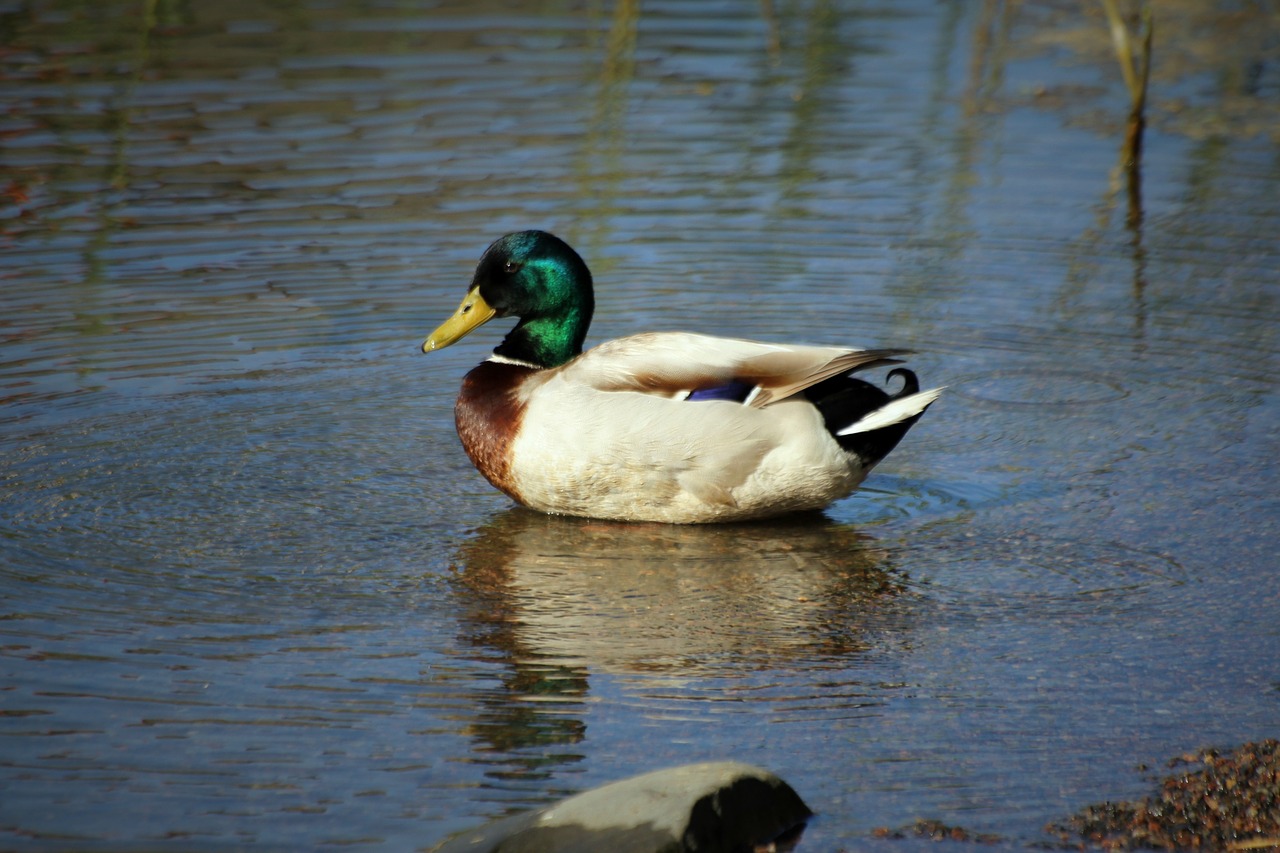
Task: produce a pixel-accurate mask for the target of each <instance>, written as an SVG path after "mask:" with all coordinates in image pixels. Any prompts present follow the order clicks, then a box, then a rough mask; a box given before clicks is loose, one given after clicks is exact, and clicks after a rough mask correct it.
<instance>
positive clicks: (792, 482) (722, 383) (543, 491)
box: [422, 231, 942, 523]
mask: <svg viewBox="0 0 1280 853" xmlns="http://www.w3.org/2000/svg"><path fill="white" fill-rule="evenodd" d="M594 307H595V296H594V291H593V289H592V280H591V272H590V271H589V270H588V269H587V265H586V263H584V262H583V260H582V258H581V257H579V255H578V253H577V252H575V251H574V250H573V249H572V248H570V246H569V245H568V244H567V243H565V242H564V241H563V240H561V239H559V238H558V237H555V236H553V235H551V234H548V233H546V232H545V231H520V232H517V233H513V234H508V235H506V236H505V237H502V238H501V239H499V240H496V241H495V242H494V243H493V244H491V245H490V246H489V248H488V249H486V250H485V252H484V255H483V256H482V257H481V258H480V263H479V265H478V266H477V267H476V272H475V276H474V277H473V278H472V280H471V285H470V287H469V288H468V290H467V295H466V296H465V297H464V298H463V300H462V304H461V305H459V306H458V310H457V311H455V312H454V314H453V316H452V317H450V318H449V319H448V320H445V321H444V323H442V324H441V325H440V327H439V328H437V329H436V330H435V331H434V332H432V333H431V336H430V337H428V338H427V339H426V340H425V341H424V342H423V344H422V350H423V352H430V351H432V350H437V349H441V348H443V347H447V346H449V345H450V344H452V343H454V342H455V341H457V340H459V339H461V338H462V337H463V336H465V335H467V334H468V333H470V332H471V331H473V330H474V329H476V328H478V327H479V326H480V325H482V324H484V323H486V322H488V321H489V320H490V319H492V318H494V317H510V316H514V317H518V318H519V322H518V323H516V325H515V328H513V329H512V330H511V331H510V332H508V333H507V336H506V338H505V339H503V341H502V343H501V344H499V345H498V346H497V347H496V348H495V349H494V351H493V355H491V356H489V358H488V359H486V360H485V361H483V362H481V363H480V364H479V365H478V366H477V367H475V368H474V369H473V370H471V372H470V373H468V374H467V375H466V378H464V379H463V381H462V390H461V392H460V393H459V394H458V401H457V405H456V407H455V410H454V415H455V419H456V423H457V428H458V436H459V437H460V438H461V439H462V446H463V447H464V448H465V449H466V451H467V455H468V456H470V457H471V461H472V462H473V463H474V464H475V466H476V468H478V469H479V471H480V473H481V474H483V475H484V476H485V478H486V479H488V480H489V482H490V483H492V484H493V485H494V486H496V487H497V488H498V489H501V490H502V491H503V492H505V493H506V494H507V495H509V496H510V497H511V498H512V499H514V500H516V501H517V502H519V503H521V504H524V505H525V506H528V507H531V508H533V509H536V510H541V511H542V512H548V513H557V514H564V515H576V516H587V517H593V518H607V519H620V520H627V521H659V522H673V523H698V522H715V521H739V520H744V519H758V518H765V517H768V516H775V515H781V514H784V513H791V512H800V511H804V510H816V509H821V508H823V507H825V506H827V505H828V504H830V503H831V502H832V501H834V500H837V499H839V498H842V497H845V496H846V495H848V494H849V493H850V492H852V491H853V490H854V489H855V488H857V486H858V484H859V483H861V482H862V480H863V479H864V478H865V477H866V476H867V472H869V471H870V470H871V469H872V467H874V466H875V465H876V463H878V462H879V461H880V460H881V459H883V458H884V456H885V455H886V454H887V453H888V452H889V451H890V450H892V449H893V447H894V446H895V445H896V444H897V443H898V441H899V439H901V438H902V436H903V435H905V434H906V432H907V430H908V429H910V427H911V425H912V424H913V423H915V421H916V419H918V418H919V417H920V415H921V414H922V413H923V412H924V410H925V409H927V408H928V407H929V404H931V403H932V402H933V401H934V400H936V399H937V397H938V395H939V393H941V390H942V389H940V388H936V389H933V390H929V391H921V390H920V386H919V382H918V381H917V379H916V377H915V374H914V373H912V372H911V371H909V370H906V369H905V368H896V369H894V370H892V371H891V372H890V374H889V378H890V379H892V378H893V377H895V376H896V377H901V379H902V381H903V387H902V389H901V390H900V391H898V392H897V393H895V394H888V393H886V392H884V391H882V390H880V389H879V388H877V387H875V386H874V385H871V384H870V383H867V382H864V381H862V380H861V379H856V378H854V377H852V376H850V375H849V374H850V373H852V372H854V371H857V370H865V369H867V368H871V367H878V366H882V365H890V364H897V363H899V362H898V359H897V358H896V357H897V356H900V355H902V354H904V353H905V352H906V351H905V350H894V349H876V350H857V349H847V348H842V347H828V346H800V345H792V344H773V343H760V342H756V341H748V340H736V339H732V338H719V337H711V336H709V335H701V334H694V333H691V332H646V333H642V334H636V335H631V336H629V337H624V338H619V339H617V340H613V341H609V342H607V343H603V344H600V345H599V346H596V347H594V348H592V349H589V350H587V351H586V352H583V351H582V343H583V340H584V339H585V338H586V335H587V327H588V325H589V324H590V323H591V315H592V312H593V310H594Z"/></svg>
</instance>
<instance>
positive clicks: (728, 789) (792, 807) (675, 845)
mask: <svg viewBox="0 0 1280 853" xmlns="http://www.w3.org/2000/svg"><path fill="white" fill-rule="evenodd" d="M812 815H813V812H811V811H810V810H809V807H808V806H806V805H805V804H804V801H803V800H801V799H800V797H799V795H798V794H796V792H795V791H794V790H792V789H791V786H790V785H788V784H787V783H786V782H784V781H782V780H781V779H779V778H778V777H777V776H775V775H773V774H772V773H770V772H769V771H767V770H762V769H760V768H759V767H752V766H751V765H749V764H739V763H737V762H733V761H720V762H711V763H707V764H686V765H684V766H682V767H672V768H670V769H669V770H657V771H654V772H652V773H645V774H643V775H641V776H633V777H632V778H630V779H623V780H622V781H620V782H613V783H612V784H609V785H604V786H602V787H600V788H593V789H592V790H590V791H585V792H583V793H581V794H578V795H576V796H573V797H570V798H568V799H567V800H562V801H561V802H559V803H556V804H555V805H552V806H548V807H546V808H543V809H539V810H537V811H533V812H527V813H525V814H519V815H515V816H513V817H509V818H503V819H501V820H497V821H494V822H492V823H489V824H486V825H485V826H482V827H480V828H478V829H475V830H469V831H467V832H463V833H461V834H460V835H457V836H454V837H453V838H452V839H450V840H448V841H446V842H444V843H443V844H442V845H440V846H439V847H437V848H435V850H436V853H603V851H607V853H695V851H696V853H740V851H751V850H753V849H754V848H756V847H757V846H759V847H763V848H766V849H767V845H768V844H769V843H770V842H772V841H774V840H775V839H778V838H779V837H781V836H788V837H789V838H790V839H791V840H794V838H796V837H798V834H799V832H800V831H801V830H802V829H803V827H804V823H805V821H806V820H808V819H809V817H811V816H812ZM783 849H786V848H783Z"/></svg>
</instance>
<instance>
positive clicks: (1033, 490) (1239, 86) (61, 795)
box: [0, 0, 1280, 851]
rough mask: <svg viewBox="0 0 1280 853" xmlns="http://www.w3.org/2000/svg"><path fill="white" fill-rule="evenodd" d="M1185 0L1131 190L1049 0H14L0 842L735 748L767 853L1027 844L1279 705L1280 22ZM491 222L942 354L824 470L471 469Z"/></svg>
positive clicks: (0, 178)
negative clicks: (698, 501) (778, 508)
mask: <svg viewBox="0 0 1280 853" xmlns="http://www.w3.org/2000/svg"><path fill="white" fill-rule="evenodd" d="M1199 5H1200V4H1192V3H1183V2H1170V3H1169V4H1161V5H1160V6H1159V9H1160V10H1163V11H1158V12H1157V15H1158V16H1162V17H1158V21H1157V39H1156V53H1155V56H1156V62H1155V64H1154V67H1153V80H1152V94H1151V98H1152V105H1151V112H1150V118H1151V122H1150V126H1149V129H1148V133H1147V136H1146V148H1145V151H1144V155H1143V161H1142V185H1141V198H1140V202H1141V204H1140V207H1135V206H1133V204H1132V202H1131V201H1130V197H1129V194H1128V193H1127V191H1126V190H1125V188H1124V183H1123V176H1121V175H1120V174H1119V173H1118V172H1117V171H1116V166H1117V162H1118V156H1119V148H1120V143H1121V139H1122V137H1123V120H1124V116H1125V113H1126V110H1127V95H1126V93H1125V90H1124V87H1123V83H1122V82H1121V78H1120V72H1119V67H1118V65H1117V64H1116V60H1115V58H1114V55H1113V54H1112V52H1111V44H1110V42H1109V40H1108V37H1107V31H1106V27H1105V23H1104V21H1103V19H1102V17H1101V12H1100V6H1099V8H1097V9H1095V8H1093V7H1092V6H1090V4H1083V6H1082V5H1081V4H1058V3H1052V2H1048V1H1047V0H1039V2H1027V3H1021V4H1000V3H992V4H981V5H980V4H962V3H938V2H929V0H913V2H906V3H894V4H888V3H878V4H877V3H863V2H855V1H854V0H812V2H796V3H787V2H773V3H769V2H763V3H753V2H728V0H725V2H720V0H714V2H705V3H703V2H700V3H696V4H692V3H675V2H650V3H645V4H643V5H642V4H640V3H637V2H633V0H619V2H618V3H616V4H608V3H598V2H585V3H563V2H545V3H497V2H493V0H481V2H466V3H462V2H448V0H444V2H434V3H428V2H424V3H407V2H390V0H387V1H386V2H360V1H359V0H323V2H321V0H298V2H287V3H286V2H268V3H263V2H246V0H227V1H226V2H220V3H217V4H213V3H186V2H178V0H140V1H137V2H135V0H130V2H125V0H99V2H94V3H82V2H73V0H34V2H0V87H2V89H3V93H4V97H3V101H2V106H0V192H2V193H3V196H2V197H0V847H4V848H19V849H33V850H44V849H47V850H55V849H78V850H86V849H94V850H97V849H102V850H125V849H128V850H143V849H173V848H177V847H180V848H181V849H228V848H238V847H252V848H254V849H282V850H300V849H319V848H327V847H344V848H349V849H370V850H407V849H416V848H429V847H431V846H432V845H434V844H435V843H436V842H438V841H440V840H442V839H444V838H446V837H448V836H449V835H450V834H451V833H453V832H456V831H458V830H460V829H463V828H465V827H470V826H474V825H476V824H479V823H481V822H483V821H485V820H487V819H489V818H492V817H495V816H500V815H503V814H506V813H509V812H511V811H514V810H518V809H522V808H528V807H532V806H536V805H540V804H545V803H548V802H551V801H554V800H556V799H558V798H560V797H563V796H565V795H567V794H570V793H574V792H577V791H581V790H584V789H586V788H589V787H593V786H595V785H599V784H603V783H605V782H608V781H612V780H615V779H618V778H621V777H624V776H629V775H632V774H635V773H640V772H643V771H647V770H651V769H655V768H659V767H664V766H669V765H673V764H680V763H686V762H694V761H702V760H711V759H726V758H733V759H739V760H743V761H748V762H751V763H755V764H759V765H762V766H765V767H767V768H769V769H771V770H773V771H775V772H777V773H778V774H780V775H781V776H782V777H783V778H785V779H787V780H788V781H789V782H790V783H791V784H792V785H793V786H794V787H795V788H796V789H797V790H798V791H799V793H800V794H801V796H803V797H804V799H805V800H806V801H807V802H808V803H809V805H810V806H811V807H812V808H813V809H814V810H815V811H816V812H818V815H819V816H818V817H817V818H816V819H815V820H814V822H813V823H812V824H811V826H810V828H809V830H808V832H807V833H806V836H805V839H804V841H803V843H802V844H801V848H800V849H801V850H811V851H836V850H842V849H844V850H853V849H858V850H863V849H885V850H908V849H914V848H916V847H929V848H930V849H932V847H931V845H930V844H929V843H927V842H920V841H911V840H907V841H893V840H887V839H878V838H876V837H874V835H873V833H874V830H875V829H876V828H877V827H898V826H902V825H904V824H908V823H910V822H912V821H913V820H915V819H917V818H933V819H938V820H942V821H944V822H946V823H950V824H961V825H963V826H965V827H967V828H969V829H971V830H974V831H981V832H991V833H998V834H999V835H1001V836H1002V837H1003V838H1004V839H1006V843H1007V845H1008V846H1011V847H1023V846H1025V845H1027V844H1030V843H1035V842H1037V841H1041V840H1044V836H1043V834H1042V827H1043V826H1044V825H1045V824H1046V823H1047V822H1049V821H1051V820H1054V819H1058V818H1061V817H1064V816H1065V815H1066V814H1068V813H1070V812H1071V811H1074V810H1075V809H1078V808H1080V807H1082V806H1084V805H1086V804H1089V803H1093V802H1097V801H1100V800H1103V799H1116V798H1122V797H1132V796H1135V795H1139V794H1142V793H1145V792H1146V791H1147V790H1148V787H1149V785H1150V779H1151V777H1152V776H1154V775H1158V771H1160V770H1162V769H1163V762H1164V761H1165V760H1166V759H1167V758H1169V757H1172V756H1174V755H1177V754H1180V753H1181V752H1184V751H1186V750H1189V749H1193V748H1196V747H1200V746H1205V745H1220V746H1230V745H1232V744H1235V743H1238V742H1241V741H1244V740H1247V739H1254V738H1261V737H1275V736H1277V735H1278V734H1280V572H1277V562H1278V560H1277V553H1278V551H1280V501H1278V499H1277V491H1278V489H1277V487H1278V485H1280V482H1278V478H1277V467H1276V458H1277V455H1278V451H1280V441H1278V440H1277V432H1278V429H1277V427H1278V425H1280V333H1278V330H1280V238H1277V234H1280V154H1278V152H1280V144H1278V143H1280V70H1278V69H1280V55H1278V54H1277V44H1280V41H1278V40H1277V39H1276V38H1275V33H1276V32H1278V31H1280V23H1278V21H1277V18H1276V16H1275V12H1274V10H1270V8H1269V7H1268V6H1267V5H1266V4H1257V5H1256V6H1242V7H1240V9H1238V10H1236V11H1235V12H1234V13H1232V14H1220V15H1219V14H1209V13H1207V12H1204V11H1199V10H1198V7H1199ZM1085 7H1087V8H1085ZM1082 8H1083V11H1081V10H1082ZM528 227H539V228H546V229H548V230H552V231H555V232H557V233H559V234H561V235H562V236H564V237H565V238H566V239H568V240H569V241H570V242H571V243H573V244H574V245H575V246H576V247H578V248H579V250H580V251H581V252H582V254H583V255H584V256H585V257H586V259H587V261H588V263H590V264H591V266H592V268H593V270H594V272H595V273H596V280H597V288H598V293H597V306H598V307H597V313H596V321H595V324H594V326H593V328H592V333H591V337H590V342H598V341H602V340H605V339H608V338H611V337H615V336H618V335H622V334H627V333H630V332H636V331H643V330H649V329H666V328H682V329H692V330H698V331H705V332H710V333H716V334H725V335H735V336H742V337H755V338H762V339H779V340H792V341H806V342H813V343H829V344H850V345H856V346H894V347H910V348H912V349H915V350H916V351H917V355H916V356H914V357H913V358H912V362H911V363H912V366H913V367H914V368H915V369H916V370H917V371H918V372H919V373H920V375H921V378H922V381H923V382H924V383H925V384H926V385H934V384H945V385H947V386H948V387H949V390H948V392H947V394H946V395H945V396H944V398H943V399H942V400H941V401H940V402H939V403H937V404H936V405H935V406H934V407H933V408H932V409H931V410H930V411H929V413H928V414H927V415H926V417H925V418H924V419H923V420H922V421H921V422H920V423H919V424H918V425H917V426H916V427H915V429H914V430H913V431H912V432H911V433H910V435H908V437H907V438H906V439H905V440H904V441H903V442H902V444H901V445H900V446H899V448H898V449H897V451H895V453H894V454H893V455H891V456H890V457H889V459H888V460H887V461H886V462H885V463H884V464H883V465H882V466H881V467H880V468H879V469H877V471H876V473H874V474H873V475H872V476H871V478H870V479H869V480H868V481H867V483H866V484H865V487H864V488H863V489H862V490H860V491H859V492H858V493H856V494H855V495H853V496H852V497H850V498H848V499H846V500H844V501H841V502H839V503H838V504H836V505H835V506H833V507H832V508H831V509H830V510H829V511H828V512H827V513H825V515H823V516H822V517H820V518H806V519H792V520H784V521H780V522H776V523H772V524H755V525H746V526H736V527H720V528H717V527H696V528H681V527H664V526H652V525H637V526H628V525H619V524H612V523H603V522H595V521H585V520H576V519H560V518H548V517H543V516H540V515H536V514H533V513H530V512H527V511H524V510H520V509H516V508H513V507H512V506H511V504H510V503H509V501H508V500H507V499H506V498H504V497H503V496H502V495H500V494H498V493H496V492H494V491H493V490H492V489H491V488H490V487H489V486H488V485H487V484H486V483H485V482H484V481H483V480H482V479H481V478H480V476H479V475H478V474H477V473H476V472H475V471H474V470H473V469H472V467H471V465H470V464H469V462H468V461H467V459H466V457H465V455H464V454H463V452H462V450H461V448H460V446H459V444H458V441H457V438H456V436H455V434H454V431H453V421H452V406H453V399H454V396H455V394H456V391H457V388H458V385H459V383H460V380H461V377H462V375H463V373H464V372H465V371H466V370H467V369H468V368H469V367H470V366H471V365H472V364H473V363H475V362H477V361H479V360H480V359H481V358H482V357H483V356H484V355H485V354H486V353H487V351H488V349H489V348H490V347H492V346H493V345H496V343H497V342H498V340H499V339H500V331H501V330H497V329H493V328H489V329H485V330H482V331H481V332H479V333H477V334H476V335H474V336H473V337H472V338H470V339H468V340H467V341H465V342H463V343H462V344H459V345H457V346H455V347H453V348H450V349H448V350H446V351H444V352H441V353H436V354H432V355H430V356H424V355H422V354H421V353H419V352H418V346H419V344H420V342H421V340H422V338H423V337H424V336H425V334H426V333H427V332H429V331H430V330H431V329H432V328H434V326H435V325H436V324H437V322H438V321H440V320H441V319H442V318H444V317H445V316H447V315H448V314H449V313H450V312H451V311H452V310H453V308H454V307H455V306H456V305H457V302H458V300H459V298H460V297H461V295H462V292H463V290H464V289H465V286H466V284H467V282H468V281H469V277H470V274H471V270H472V268H473V265H474V263H475V261H476V259H477V258H478V257H479V254H480V252H481V251H482V250H483V249H484V247H485V246H486V245H487V244H488V243H489V241H490V240H492V239H494V238H495V237H497V236H499V235H501V234H502V233H504V232H506V231H510V230H515V229H520V228H528ZM1144 766H1145V767H1148V768H1150V769H1149V770H1143V769H1142V768H1143V767H1144ZM953 846H962V845H953Z"/></svg>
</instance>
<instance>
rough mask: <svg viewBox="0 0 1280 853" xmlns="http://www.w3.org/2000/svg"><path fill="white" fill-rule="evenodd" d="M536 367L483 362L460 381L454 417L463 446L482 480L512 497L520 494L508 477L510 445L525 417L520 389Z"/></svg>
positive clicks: (516, 498) (509, 470)
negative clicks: (481, 475) (482, 476)
mask: <svg viewBox="0 0 1280 853" xmlns="http://www.w3.org/2000/svg"><path fill="white" fill-rule="evenodd" d="M534 372H535V370H534V369H533V368H531V367H524V366H521V365H514V364H501V363H498V362H491V361H486V362H484V363H483V364H480V365H479V366H478V367H476V368H474V369H473V370H472V371H471V372H470V373H468V374H467V375H466V378H465V379H463V380H462V390H461V391H460V392H459V393H458V402H457V405H456V406H455V407H454V420H455V422H456V424H457V427H458V437H459V438H460V439H462V447H463V449H465V450H466V451H467V456H469V457H471V463H472V464H473V465H475V466H476V470H478V471H479V472H480V473H481V474H483V475H484V477H485V479H486V480H488V481H489V482H490V483H492V484H493V485H494V486H495V487H497V488H498V489H501V490H502V491H503V492H505V493H506V494H507V495H509V496H510V497H511V498H512V499H514V500H516V501H520V502H522V503H523V501H522V500H521V497H520V495H519V493H518V492H517V490H516V488H515V484H514V483H513V482H512V477H511V444H512V441H513V440H514V439H515V436H516V433H517V432H519V430H520V423H521V420H522V419H523V416H524V409H525V406H524V403H523V402H522V401H521V397H520V393H519V389H520V386H521V384H522V383H523V382H524V381H526V380H527V379H528V378H529V377H530V376H531V375H532V374H533V373H534Z"/></svg>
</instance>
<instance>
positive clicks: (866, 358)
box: [560, 332, 907, 408]
mask: <svg viewBox="0 0 1280 853" xmlns="http://www.w3.org/2000/svg"><path fill="white" fill-rule="evenodd" d="M906 352H907V350H895V349H879V350H855V349H848V348H842V347H827V346H805V345H791V344H772V343H761V342H759V341H748V340H741V339H737V338H718V337H713V336H711V335H699V334H694V333H692V332H649V333H646V334H640V335H631V336H629V337H625V338H618V339H617V340H613V341H609V342H608V343H604V344H601V345H599V346H597V347H595V348H593V349H590V350H588V351H587V352H585V353H583V354H582V355H580V356H578V357H577V358H576V359H574V360H573V361H571V362H569V363H568V364H566V365H565V366H564V367H562V368H561V369H560V370H561V371H563V373H564V378H565V379H567V380H569V381H571V382H580V383H583V384H584V385H588V386H590V387H592V388H595V389H596V390H598V391H640V392H643V393H647V394H655V395H658V396H662V397H669V398H673V399H682V398H684V397H686V396H688V395H689V393H690V392H693V391H697V390H699V389H707V388H716V387H719V386H722V385H726V384H728V383H731V382H745V383H747V384H749V385H751V386H753V390H752V392H751V393H750V395H749V396H748V397H747V400H746V404H747V405H748V406H751V407H753V408H763V407H765V406H767V405H769V404H770V403H773V402H776V401H778V400H784V399H786V398H787V397H790V396H792V395H793V394H797V393H799V392H801V391H803V390H804V389H805V388H808V387H810V386H812V385H816V384H817V383H819V382H821V381H822V380H824V379H828V378H830V377H832V376H837V375H840V374H844V373H850V372H852V371H854V370H861V369H864V368H868V367H875V366H878V365H883V364H897V363H898V360H897V359H896V358H894V356H898V355H903V354H905V353H906Z"/></svg>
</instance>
